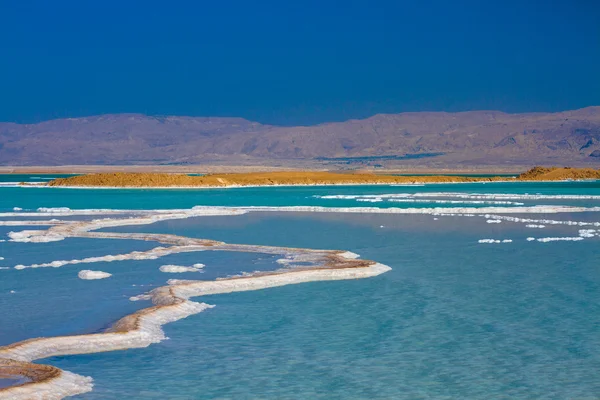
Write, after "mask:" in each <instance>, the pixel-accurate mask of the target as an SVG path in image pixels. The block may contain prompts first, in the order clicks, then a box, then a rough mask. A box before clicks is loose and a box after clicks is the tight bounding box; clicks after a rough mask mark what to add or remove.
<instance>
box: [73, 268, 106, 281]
mask: <svg viewBox="0 0 600 400" xmlns="http://www.w3.org/2000/svg"><path fill="white" fill-rule="evenodd" d="M77 276H78V277H79V279H85V280H95V279H106V278H110V277H111V276H112V274H109V273H108V272H103V271H91V270H89V269H83V270H81V271H79V273H78V274H77Z"/></svg>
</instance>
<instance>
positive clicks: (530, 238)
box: [527, 237, 535, 242]
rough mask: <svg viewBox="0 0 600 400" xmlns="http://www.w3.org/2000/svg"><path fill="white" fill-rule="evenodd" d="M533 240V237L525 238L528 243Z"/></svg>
mask: <svg viewBox="0 0 600 400" xmlns="http://www.w3.org/2000/svg"><path fill="white" fill-rule="evenodd" d="M534 240H535V238H534V237H528V238H527V241H528V242H532V241H534Z"/></svg>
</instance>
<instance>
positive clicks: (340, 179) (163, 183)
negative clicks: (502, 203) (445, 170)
mask: <svg viewBox="0 0 600 400" xmlns="http://www.w3.org/2000/svg"><path fill="white" fill-rule="evenodd" d="M598 179H600V170H596V169H592V168H579V169H577V168H566V167H565V168H544V167H534V168H532V169H530V170H529V171H527V172H524V173H522V174H519V175H518V176H516V177H509V178H507V177H506V176H472V175H466V176H463V175H425V176H423V175H412V176H411V175H376V174H372V173H336V172H326V171H274V172H247V173H235V174H207V175H198V176H193V175H184V174H166V173H162V174H159V173H126V172H118V173H100V174H89V175H79V176H72V177H67V178H56V179H54V180H51V181H49V182H48V183H47V184H46V185H45V186H48V187H71V188H81V187H90V188H100V187H105V188H159V189H161V188H176V189H180V188H239V187H263V186H276V187H286V186H329V185H332V186H334V185H418V184H428V183H434V184H436V183H437V184H444V183H493V182H532V181H571V180H572V181H576V180H578V181H579V180H598ZM40 186H44V185H43V184H40Z"/></svg>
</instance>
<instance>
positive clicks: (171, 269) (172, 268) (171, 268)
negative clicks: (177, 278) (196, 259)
mask: <svg viewBox="0 0 600 400" xmlns="http://www.w3.org/2000/svg"><path fill="white" fill-rule="evenodd" d="M196 265H201V267H196ZM203 267H204V265H203V264H194V266H193V267H186V266H183V265H163V266H161V267H160V268H159V270H160V272H167V273H176V274H178V273H183V272H199V271H200V270H201V269H202V268H203Z"/></svg>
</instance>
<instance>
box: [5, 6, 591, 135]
mask: <svg viewBox="0 0 600 400" xmlns="http://www.w3.org/2000/svg"><path fill="white" fill-rule="evenodd" d="M598 21H600V1H596V0H564V1H558V0H557V1H552V0H546V1H537V0H520V1H513V0H503V1H496V0H481V1H474V0H454V1H451V0H420V1H401V0H397V1H383V0H381V1H376V0H370V1H353V0H345V1H328V0H321V1H312V0H303V1H293V0H290V1H282V0H279V1H261V0H255V1H242V0H219V1H210V2H209V1H202V0H198V1H177V0H172V1H161V2H158V1H151V0H148V1H143V2H142V1H126V0H121V1H114V0H103V1H81V0H54V1H46V0H44V1H29V0H19V1H11V0H0V121H17V122H34V121H40V120H45V119H50V118H61V117H74V116H83V115H92V114H104V113H117V112H136V113H147V114H161V115H164V114H176V115H198V116H208V115H210V116H240V117H244V118H248V119H252V120H256V121H260V122H265V123H274V124H286V125H289V124H314V123H320V122H324V121H337V120H345V119H348V118H362V117H367V116H370V115H373V114H375V113H379V112H388V113H392V112H403V111H424V110H427V111H462V110H473V109H498V110H503V111H508V112H527V111H558V110H565V109H574V108H580V107H585V106H589V105H600V72H598V71H600V23H598Z"/></svg>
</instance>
